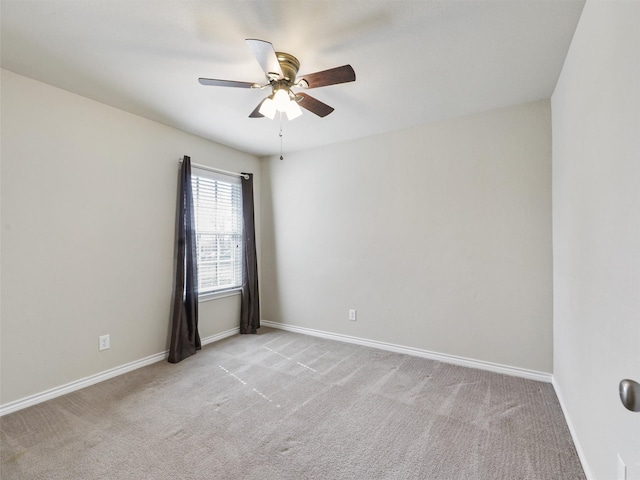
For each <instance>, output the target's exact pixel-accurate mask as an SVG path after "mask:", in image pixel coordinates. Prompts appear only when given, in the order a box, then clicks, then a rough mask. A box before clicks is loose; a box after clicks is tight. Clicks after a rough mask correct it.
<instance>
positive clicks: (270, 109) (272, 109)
mask: <svg viewBox="0 0 640 480" xmlns="http://www.w3.org/2000/svg"><path fill="white" fill-rule="evenodd" d="M258 111H259V112H260V114H261V115H264V116H265V117H267V118H270V119H271V120H273V117H275V116H276V104H275V102H274V101H273V100H272V99H271V97H267V98H265V99H264V102H262V105H260V110H258Z"/></svg>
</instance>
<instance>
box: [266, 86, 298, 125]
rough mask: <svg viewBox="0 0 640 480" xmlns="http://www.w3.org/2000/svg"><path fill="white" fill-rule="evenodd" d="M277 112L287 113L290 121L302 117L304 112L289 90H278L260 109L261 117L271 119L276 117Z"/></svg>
mask: <svg viewBox="0 0 640 480" xmlns="http://www.w3.org/2000/svg"><path fill="white" fill-rule="evenodd" d="M276 111H278V112H283V113H286V114H287V118H288V119H289V120H293V119H294V118H297V117H299V116H300V115H302V110H300V107H299V106H298V103H297V102H296V100H295V98H294V97H293V95H292V93H291V91H290V90H289V89H288V88H278V89H277V90H276V91H275V92H274V93H273V94H272V95H271V96H269V97H267V98H265V99H264V101H263V102H262V105H261V106H260V109H259V112H260V114H261V115H264V116H265V117H268V118H270V119H273V117H275V115H276Z"/></svg>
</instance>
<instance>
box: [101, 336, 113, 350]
mask: <svg viewBox="0 0 640 480" xmlns="http://www.w3.org/2000/svg"><path fill="white" fill-rule="evenodd" d="M98 341H99V343H98V345H99V349H100V351H102V350H106V349H108V348H109V347H111V335H100V336H99V337H98Z"/></svg>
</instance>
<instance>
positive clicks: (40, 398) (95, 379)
mask: <svg viewBox="0 0 640 480" xmlns="http://www.w3.org/2000/svg"><path fill="white" fill-rule="evenodd" d="M237 333H240V327H236V328H232V329H230V330H227V331H225V332H222V333H218V334H215V335H210V336H208V337H205V338H202V339H200V343H201V344H202V345H208V344H209V343H213V342H217V341H218V340H222V339H223V338H227V337H230V336H232V335H236V334H237ZM168 356H169V351H168V350H167V351H164V352H160V353H156V354H154V355H149V356H148V357H145V358H141V359H140V360H135V361H133V362H130V363H126V364H124V365H120V366H119V367H115V368H111V369H109V370H105V371H103V372H100V373H97V374H95V375H90V376H88V377H85V378H82V379H80V380H76V381H74V382H71V383H67V384H66V385H61V386H59V387H55V388H52V389H50V390H46V391H44V392H41V393H36V394H35V395H29V396H28V397H24V398H21V399H19V400H15V401H13V402H9V403H7V404H4V405H0V417H2V416H3V415H7V414H9V413H13V412H17V411H18V410H22V409H23V408H27V407H31V406H32V405H37V404H38V403H42V402H46V401H47V400H51V399H53V398H56V397H61V396H62V395H66V394H67V393H71V392H75V391H76V390H80V389H82V388H85V387H88V386H91V385H95V384H96V383H100V382H104V381H105V380H109V379H110V378H113V377H117V376H119V375H122V374H124V373H127V372H131V371H132V370H136V369H138V368H142V367H146V366H147V365H151V364H153V363H156V362H161V361H163V360H166V359H167V358H168Z"/></svg>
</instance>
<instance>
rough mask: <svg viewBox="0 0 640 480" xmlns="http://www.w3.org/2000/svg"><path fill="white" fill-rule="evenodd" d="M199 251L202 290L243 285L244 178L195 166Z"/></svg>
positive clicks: (192, 172)
mask: <svg viewBox="0 0 640 480" xmlns="http://www.w3.org/2000/svg"><path fill="white" fill-rule="evenodd" d="M191 180H192V182H191V183H192V189H193V206H194V214H195V222H196V249H197V251H198V293H199V295H206V294H209V293H214V292H217V291H220V290H227V289H230V288H235V287H240V286H241V285H242V190H241V188H242V187H241V185H240V179H239V178H238V179H236V178H234V177H230V176H226V175H220V174H216V173H213V172H209V171H206V170H201V169H198V168H192V170H191Z"/></svg>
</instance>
